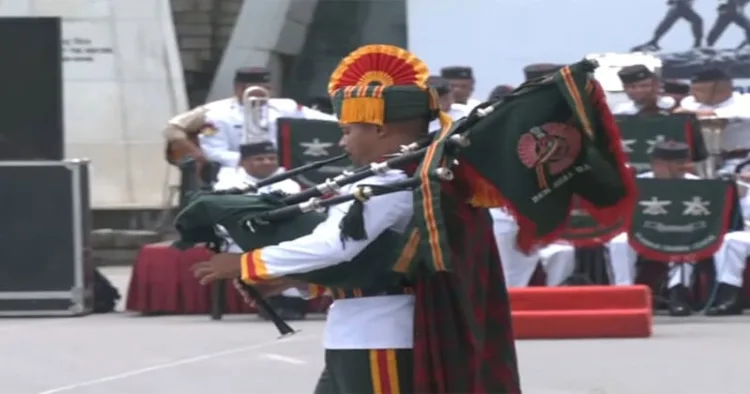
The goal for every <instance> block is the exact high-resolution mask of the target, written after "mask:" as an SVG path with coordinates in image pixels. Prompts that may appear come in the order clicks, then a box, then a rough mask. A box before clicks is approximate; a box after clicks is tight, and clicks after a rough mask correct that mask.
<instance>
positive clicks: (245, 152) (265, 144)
mask: <svg viewBox="0 0 750 394" xmlns="http://www.w3.org/2000/svg"><path fill="white" fill-rule="evenodd" d="M268 153H276V147H275V146H274V145H273V143H272V142H271V141H261V142H254V143H251V144H244V145H240V157H241V158H243V159H246V158H248V157H251V156H257V155H265V154H268Z"/></svg>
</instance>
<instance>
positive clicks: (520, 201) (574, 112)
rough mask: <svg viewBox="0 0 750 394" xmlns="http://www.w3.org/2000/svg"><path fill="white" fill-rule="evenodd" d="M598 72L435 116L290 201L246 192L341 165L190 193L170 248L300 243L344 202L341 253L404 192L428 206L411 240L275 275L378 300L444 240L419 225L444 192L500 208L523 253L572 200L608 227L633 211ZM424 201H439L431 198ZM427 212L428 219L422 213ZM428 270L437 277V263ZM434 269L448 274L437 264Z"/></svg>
mask: <svg viewBox="0 0 750 394" xmlns="http://www.w3.org/2000/svg"><path fill="white" fill-rule="evenodd" d="M596 66H597V65H596V63H594V62H592V61H588V60H584V61H582V62H579V63H576V64H574V65H571V66H567V67H565V68H563V69H562V70H561V71H559V72H558V73H557V74H555V75H552V76H548V77H542V78H538V79H535V80H531V81H529V82H526V83H525V84H523V85H521V86H520V87H518V88H517V89H516V90H515V91H513V92H512V93H511V94H509V95H508V96H505V97H504V98H503V99H502V100H492V101H488V102H485V103H482V104H480V105H479V106H477V107H475V108H474V109H473V110H472V111H471V112H470V113H469V115H468V116H466V117H465V118H463V119H460V120H458V121H456V122H452V123H451V122H450V121H448V120H447V119H446V116H447V115H445V114H441V119H442V120H443V122H444V127H443V129H442V130H439V131H436V132H434V133H432V134H430V135H428V136H426V137H425V138H424V139H422V140H420V141H417V142H414V143H411V144H409V145H406V146H402V147H401V149H400V151H399V152H398V153H396V154H393V155H391V156H389V157H388V158H387V160H384V161H381V162H376V163H371V164H368V165H365V166H361V167H359V168H354V169H352V170H348V171H344V172H342V173H341V174H340V175H338V176H336V177H333V178H330V179H328V180H326V181H325V182H322V183H321V184H318V185H316V186H314V187H311V188H308V189H306V190H304V191H302V192H300V193H297V194H293V195H281V194H247V193H254V192H255V191H257V190H258V189H260V187H262V186H267V185H270V184H273V183H276V182H280V181H282V180H285V179H289V178H293V177H295V176H297V175H299V174H302V173H304V172H307V171H311V170H314V169H318V168H320V167H322V166H324V165H326V164H330V163H332V162H334V161H338V160H343V159H344V158H345V156H343V155H342V156H338V157H335V158H332V159H328V160H324V161H319V162H313V163H310V164H308V165H305V166H302V167H299V168H294V169H291V170H289V171H286V172H284V173H281V174H278V175H275V176H272V177H270V178H267V179H265V180H262V181H260V182H258V183H256V184H251V185H248V186H247V187H245V188H239V189H234V190H229V191H220V192H197V193H195V194H194V195H193V196H191V198H190V201H189V202H188V204H187V205H186V206H185V208H184V209H183V210H182V211H181V212H180V213H179V214H178V215H177V218H176V221H175V227H176V229H177V231H178V233H179V235H180V240H179V241H177V242H176V243H175V246H176V247H180V248H183V247H187V246H192V245H195V244H205V245H206V246H207V247H209V248H210V249H212V250H213V251H215V252H220V251H221V250H222V248H223V246H224V245H225V244H226V242H227V240H226V237H227V236H228V237H230V238H231V239H232V240H233V241H234V242H235V243H236V244H237V245H238V246H239V247H240V248H241V249H242V250H244V251H252V250H256V249H259V248H262V247H265V246H269V245H276V244H279V243H281V242H284V241H289V240H293V239H296V238H299V237H301V236H304V235H308V234H310V233H311V232H312V231H313V230H314V229H315V227H316V226H318V225H319V224H320V223H322V222H323V221H324V220H325V219H326V215H325V213H324V212H323V211H324V210H325V208H327V207H331V206H334V205H338V204H342V203H348V202H351V205H350V208H349V210H348V211H347V213H346V215H345V216H344V217H343V219H342V220H341V223H340V225H339V228H340V232H341V242H342V243H345V242H347V240H350V239H351V240H364V239H367V238H368V235H367V234H366V232H365V230H364V225H363V218H362V213H363V209H364V204H365V203H366V201H367V200H369V199H371V198H374V197H377V196H381V195H385V194H389V193H395V192H403V191H412V193H413V194H414V196H415V197H414V198H415V201H421V200H422V199H427V198H435V199H436V200H435V201H433V202H434V204H432V203H431V204H424V205H425V206H429V207H427V208H424V209H421V210H417V209H415V214H414V218H413V219H412V221H413V226H412V228H411V229H409V230H407V232H405V233H403V234H401V233H397V232H395V231H390V230H389V231H386V232H384V233H383V234H379V235H378V236H377V237H375V239H374V240H372V242H370V243H369V244H368V246H367V247H366V248H365V249H364V250H363V251H362V252H361V253H359V254H358V255H357V256H356V257H355V258H353V259H352V261H348V262H342V263H340V264H336V265H334V266H331V267H326V268H323V269H319V270H316V271H312V272H306V273H301V274H293V275H286V276H285V277H288V278H292V279H298V280H301V281H304V282H308V283H314V284H316V285H320V286H323V287H326V288H334V289H336V288H339V289H340V288H343V289H382V288H389V287H390V286H399V285H400V286H404V285H405V284H406V285H408V284H409V283H410V280H411V279H413V275H414V273H415V267H416V266H417V265H418V264H429V263H430V262H428V263H425V261H426V260H429V259H430V258H432V259H433V260H434V259H435V257H434V256H435V254H434V253H432V254H431V253H421V252H420V253H408V249H409V243H410V242H413V239H412V238H413V237H411V236H410V235H412V234H413V233H414V232H419V233H421V234H420V235H421V240H428V241H429V242H430V244H429V245H432V242H433V241H435V240H437V241H435V242H442V241H443V239H442V238H441V237H444V236H445V235H439V234H438V235H436V233H435V232H436V231H437V230H436V227H440V226H441V225H443V224H439V223H441V222H440V221H439V220H438V221H433V222H431V223H432V224H429V223H428V224H425V223H426V222H429V220H435V219H434V217H435V216H436V215H441V212H440V209H441V207H440V201H439V198H440V196H439V194H440V190H442V189H441V187H442V185H444V184H445V183H456V182H458V180H460V181H461V183H460V188H461V189H462V192H463V193H464V194H466V195H467V196H468V198H467V199H466V200H465V201H464V200H462V202H461V203H469V204H471V205H472V206H474V207H478V208H489V207H498V206H504V207H507V208H508V209H509V211H510V212H511V213H512V214H513V215H514V216H515V217H516V219H517V220H518V224H519V238H518V244H519V247H521V248H522V249H527V248H530V247H532V246H535V245H536V244H539V243H546V242H552V241H554V240H555V239H556V238H557V236H558V235H559V234H560V232H561V230H562V228H563V227H564V226H565V224H566V223H567V219H568V217H569V216H570V210H571V206H572V201H573V199H574V197H576V198H578V199H580V200H581V201H582V209H585V210H587V211H588V212H590V213H591V214H592V216H593V217H594V218H595V219H596V220H598V221H600V222H602V223H605V224H608V223H611V222H612V220H616V218H618V217H622V214H623V213H624V212H629V211H632V205H633V203H634V199H635V196H634V191H633V190H634V185H633V181H632V177H631V176H630V173H629V171H628V170H627V169H626V168H625V165H624V162H625V158H624V154H623V153H622V150H621V143H620V141H619V133H618V132H617V130H616V128H614V129H613V127H616V126H615V125H614V120H613V119H612V115H611V113H610V112H609V109H608V108H607V106H606V102H604V93H603V91H602V90H601V87H600V86H599V85H598V83H596V82H595V81H594V80H593V78H592V77H591V72H592V71H593V69H594V68H595V67H596ZM414 165H418V170H417V171H416V173H415V175H412V176H408V177H407V178H405V179H404V180H402V181H398V182H393V183H390V184H386V185H367V184H364V183H363V181H365V180H366V179H367V178H370V177H373V176H378V175H380V174H384V173H386V172H388V171H390V170H393V169H400V170H405V169H406V168H407V167H410V166H414ZM405 172H407V174H408V171H405ZM454 181H455V182H454ZM430 190H437V194H438V196H435V195H434V194H430V193H432V192H430ZM427 209H431V210H432V211H431V213H425V212H424V211H425V210H427ZM417 211H420V212H417ZM626 215H627V213H626ZM426 216H430V218H429V220H428V219H426V218H425V217H426ZM435 223H438V224H435ZM443 226H444V225H443ZM219 230H220V231H219ZM426 242H427V241H425V242H424V243H421V244H420V247H422V248H424V246H423V245H425V244H426ZM429 247H432V246H429ZM420 250H421V251H423V252H424V249H420ZM441 253H442V252H441ZM427 255H430V256H427ZM449 258H450V257H449V256H448V257H447V259H449ZM431 263H432V266H431V268H433V270H435V269H434V267H435V266H436V265H437V264H435V263H434V261H433V262H431ZM443 268H444V269H445V270H450V269H458V268H457V267H450V266H449V265H447V264H446V266H445V267H443ZM241 286H242V288H243V290H244V291H245V292H247V294H248V295H249V296H250V297H252V298H253V299H254V300H255V302H256V305H257V307H258V308H260V309H262V310H263V311H264V312H265V313H266V314H267V315H268V316H269V317H270V318H271V320H272V321H273V322H274V324H275V325H276V327H277V329H278V330H279V332H280V333H281V334H282V335H288V334H291V333H293V332H294V330H293V329H292V328H291V327H290V326H289V325H288V324H286V322H284V321H283V320H282V319H281V318H280V317H279V316H278V315H277V314H276V313H275V311H274V310H273V309H272V308H271V307H270V306H269V305H268V303H267V302H266V301H265V300H264V299H263V297H261V295H260V294H259V292H258V291H257V289H255V288H254V287H253V286H251V285H247V284H245V283H241Z"/></svg>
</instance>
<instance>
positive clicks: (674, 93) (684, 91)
mask: <svg viewBox="0 0 750 394" xmlns="http://www.w3.org/2000/svg"><path fill="white" fill-rule="evenodd" d="M662 94H663V95H664V96H666V97H671V98H672V99H673V100H674V102H675V104H674V105H673V106H672V108H670V109H669V110H670V111H674V110H675V109H676V108H678V107H679V106H680V102H681V101H682V100H683V99H684V98H685V97H687V96H689V95H690V84H687V83H684V82H680V81H675V80H668V81H664V84H663V86H662Z"/></svg>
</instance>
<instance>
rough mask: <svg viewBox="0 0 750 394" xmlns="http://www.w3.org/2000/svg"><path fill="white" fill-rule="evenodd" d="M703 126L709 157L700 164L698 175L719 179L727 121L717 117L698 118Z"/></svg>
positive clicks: (702, 130) (702, 131)
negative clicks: (723, 136)
mask: <svg viewBox="0 0 750 394" xmlns="http://www.w3.org/2000/svg"><path fill="white" fill-rule="evenodd" d="M698 120H699V121H700V124H701V133H702V134H703V141H704V142H705V143H706V150H708V157H707V158H706V160H704V161H702V162H701V163H698V166H697V169H698V175H700V176H701V177H703V178H706V179H712V178H717V177H718V174H717V170H718V169H719V166H721V164H722V163H721V137H722V133H723V132H724V129H725V128H726V126H727V120H726V119H723V118H718V117H715V116H707V117H700V118H698Z"/></svg>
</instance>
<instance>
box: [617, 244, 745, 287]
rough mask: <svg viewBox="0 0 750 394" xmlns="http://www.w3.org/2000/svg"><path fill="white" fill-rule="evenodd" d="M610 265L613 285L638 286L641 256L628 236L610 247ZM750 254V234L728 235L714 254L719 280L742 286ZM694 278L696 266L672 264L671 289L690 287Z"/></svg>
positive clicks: (670, 266)
mask: <svg viewBox="0 0 750 394" xmlns="http://www.w3.org/2000/svg"><path fill="white" fill-rule="evenodd" d="M607 249H609V259H610V265H611V267H612V282H613V283H614V284H615V285H618V286H630V285H632V284H633V283H635V277H636V274H637V273H636V262H637V260H638V254H637V253H636V252H635V250H633V248H632V247H631V246H630V244H629V243H628V234H627V233H621V234H619V235H618V236H616V237H615V238H613V239H612V240H611V241H609V243H608V244H607ZM749 254H750V233H748V232H746V231H736V232H731V233H727V234H726V235H725V236H724V240H723V242H722V244H721V247H719V250H718V251H717V252H716V253H715V254H714V267H715V269H716V275H717V280H718V281H719V282H721V283H726V284H730V285H732V286H737V287H741V286H742V274H743V271H744V269H745V260H746V259H747V257H748V255H749ZM692 275H693V265H692V264H689V263H684V264H671V263H670V264H669V281H668V283H667V287H669V288H672V287H674V286H677V285H679V284H683V285H685V286H690V278H692Z"/></svg>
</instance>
